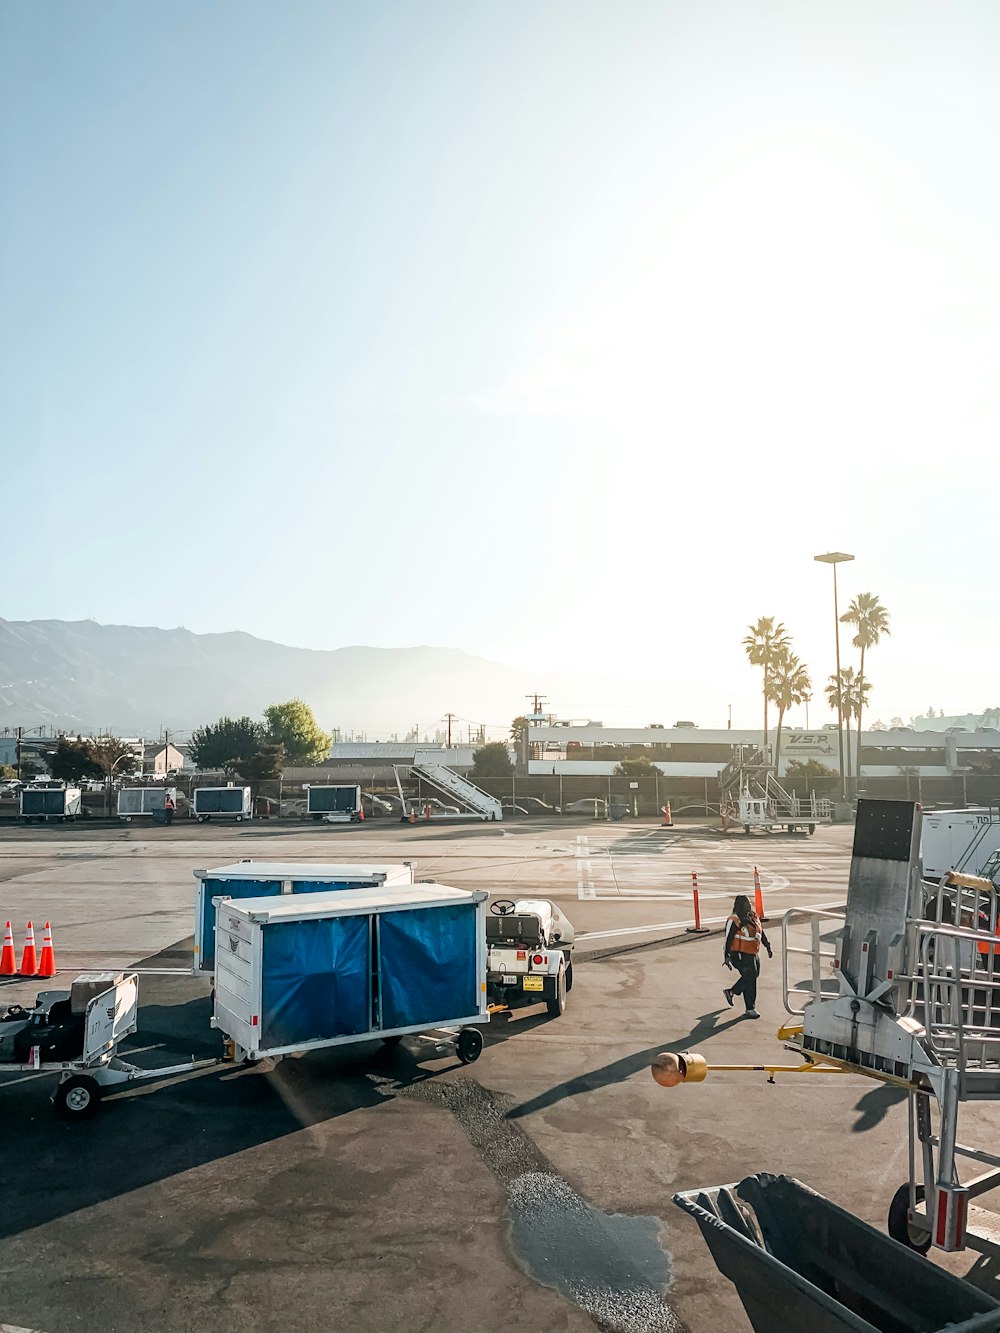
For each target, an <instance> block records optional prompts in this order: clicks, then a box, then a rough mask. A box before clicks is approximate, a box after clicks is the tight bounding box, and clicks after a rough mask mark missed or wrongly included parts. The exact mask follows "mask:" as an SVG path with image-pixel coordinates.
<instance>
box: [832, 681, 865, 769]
mask: <svg viewBox="0 0 1000 1333" xmlns="http://www.w3.org/2000/svg"><path fill="white" fill-rule="evenodd" d="M870 692H871V682H870V681H867V680H865V678H864V677H863V676H862V675H861V673H860V672H859V673H858V674H857V675H855V674H854V668H853V667H849V666H848V667H841V668H840V682H839V685H838V682H837V677H836V676H830V677H829V678H828V683H827V685H826V686H825V688H824V693H825V694H826V698H827V702H828V703H829V705H830V707H831V708H832V709H833V711H834V712H837V703H838V696H839V702H840V713H841V716H842V717H844V718H845V719H846V721H847V735H848V738H850V734H851V718H852V717H853V718H860V717H861V713H862V710H863V709H865V708H866V707H867V706H868V695H869V693H870ZM845 761H846V762H845V765H844V767H845V768H846V770H847V771H846V773H845V774H844V777H846V778H850V777H851V747H850V745H848V746H847V750H846V751H845ZM857 773H858V776H859V777H860V776H861V751H860V748H859V750H858V768H857Z"/></svg>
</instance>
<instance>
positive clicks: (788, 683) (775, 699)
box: [768, 649, 812, 769]
mask: <svg viewBox="0 0 1000 1333" xmlns="http://www.w3.org/2000/svg"><path fill="white" fill-rule="evenodd" d="M768 688H769V694H770V699H771V703H773V704H774V706H775V707H776V708H777V710H778V735H777V740H776V741H775V745H774V767H775V768H776V769H777V767H778V763H779V761H780V759H781V724H782V723H783V722H784V720H785V714H786V713H787V712H788V710H789V708H794V707H795V706H796V705H797V704H804V703H807V702H808V701H809V700H810V699H811V698H812V680H811V678H810V676H809V668H808V667H806V666H803V665H802V663H801V661H800V660H799V659H798V658H797V657H796V656H795V654H794V653H791V652H789V651H788V650H787V649H786V650H785V651H784V652H783V653H782V654H781V656H780V657H779V658H778V659H777V660H776V662H775V664H774V667H773V670H772V672H771V679H770V683H769V687H768Z"/></svg>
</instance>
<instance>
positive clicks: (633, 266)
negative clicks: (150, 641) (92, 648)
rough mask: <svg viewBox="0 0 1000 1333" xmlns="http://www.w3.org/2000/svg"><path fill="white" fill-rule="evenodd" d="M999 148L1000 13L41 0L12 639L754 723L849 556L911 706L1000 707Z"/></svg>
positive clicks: (2, 179) (10, 540) (883, 707)
mask: <svg viewBox="0 0 1000 1333" xmlns="http://www.w3.org/2000/svg"><path fill="white" fill-rule="evenodd" d="M998 168H1000V10H998V8H997V6H996V5H995V4H994V3H992V0H983V2H982V3H970V2H968V0H966V2H965V3H963V2H962V0H954V2H953V3H949V4H948V5H941V4H940V3H937V2H936V0H935V3H921V0H901V2H900V3H894V2H893V0H837V2H836V3H834V2H833V0H828V2H826V3H815V4H812V3H808V4H807V3H803V2H802V0H795V2H794V3H790V2H789V3H785V2H782V0H753V3H747V0H688V2H685V3H678V2H671V0H658V2H657V3H646V2H645V0H627V2H626V3H621V2H620V0H606V2H604V3H595V2H594V0H535V2H534V3H530V4H529V3H527V0H519V2H518V0H507V2H506V3H501V2H500V0H477V3H475V4H469V3H467V0H454V2H452V0H423V3H415V0H407V2H406V3H398V4H397V3H391V2H390V0H364V2H362V0H357V3H337V0H316V2H314V0H284V2H283V3H282V4H280V5H275V4H273V3H270V2H268V3H260V2H259V0H217V2H216V3H211V2H210V0H209V2H207V3H206V0H196V2H189V0H170V3H169V4H157V5H154V4H147V5H135V4H134V3H132V0H91V3H88V4H86V5H81V4H74V3H71V0H60V2H59V3H53V2H52V0H6V3H5V4H4V5H3V6H0V515H2V531H3V546H4V550H5V551H6V552H7V553H8V556H7V558H6V559H5V560H4V563H3V572H2V574H0V616H2V617H3V618H5V619H9V620H13V619H42V618H45V619H48V618H60V619H84V618H87V617H93V618H95V619H97V620H99V621H101V622H105V623H132V624H144V625H149V624H152V625H162V626H165V627H168V628H170V627H173V626H176V625H184V626H185V627H187V628H188V629H191V630H195V631H198V632H208V631H218V630H228V629H243V630H247V631H249V632H251V633H253V634H257V635H260V636H262V637H264V638H270V639H276V640H279V641H282V642H286V643H291V644H296V645H300V646H304V647H316V648H335V647H339V646H342V645H348V644H374V645H380V646H398V645H407V644H418V643H419V644H438V645H447V646H453V647H458V648H463V649H466V650H468V651H470V652H473V653H477V654H480V655H482V656H485V657H490V658H493V659H496V660H499V661H503V662H508V663H511V664H513V665H517V666H522V667H525V668H530V669H532V670H534V671H536V672H537V673H538V680H539V687H540V688H543V689H544V687H545V672H546V671H553V672H554V671H556V670H572V669H581V670H587V671H599V672H604V673H610V674H613V675H614V676H616V677H624V678H627V679H629V678H631V679H643V680H655V681H662V682H663V686H664V697H665V698H669V699H670V700H671V702H672V703H674V704H675V706H676V709H677V713H678V716H685V717H691V718H693V719H695V720H697V721H700V722H702V723H703V724H704V725H712V724H715V725H724V723H725V718H726V716H727V709H728V707H729V706H730V705H731V706H732V716H733V721H734V725H753V724H756V723H757V721H758V717H759V712H760V707H759V693H758V691H759V673H758V672H756V671H754V670H752V669H751V668H750V667H749V666H748V665H747V663H746V661H745V659H744V657H743V655H742V651H741V649H740V640H741V638H742V636H743V634H744V632H745V627H746V625H747V623H748V622H750V621H753V620H756V619H757V617H759V616H761V615H774V616H776V617H778V618H779V619H780V620H782V621H783V622H784V623H785V624H786V626H787V627H788V629H789V631H790V633H791V634H792V637H793V640H794V644H795V647H796V649H797V651H798V652H799V654H800V656H802V657H803V658H804V660H805V661H806V662H807V664H808V665H809V666H810V669H811V671H812V673H813V676H814V679H815V680H816V682H817V683H821V682H822V681H824V680H825V679H826V677H827V676H828V675H829V673H830V672H832V670H833V638H834V619H833V606H832V586H831V578H830V571H829V569H828V568H826V567H824V566H821V565H818V564H816V563H815V562H814V561H813V556H814V555H815V554H817V553H819V552H823V551H827V550H830V549H834V550H841V551H845V552H849V553H852V554H854V555H855V557H856V558H855V561H854V562H853V564H851V565H848V566H843V567H841V584H840V589H841V600H842V602H846V601H847V600H849V599H850V597H852V596H854V595H855V594H857V593H858V592H861V591H869V592H875V593H877V594H878V595H879V596H880V597H881V599H882V601H883V603H884V604H885V605H886V606H887V608H888V609H889V611H890V614H891V616H892V635H891V638H889V639H888V640H886V641H884V643H883V644H882V645H880V646H879V647H878V648H877V649H876V650H875V652H874V653H872V654H871V655H870V656H869V660H868V663H867V667H868V671H867V674H868V675H869V678H870V679H871V681H872V682H873V693H872V702H873V713H872V715H873V717H875V716H881V717H882V718H883V719H884V720H886V721H888V720H889V718H890V717H891V716H893V715H899V716H901V717H904V718H907V717H908V716H910V715H912V714H915V713H918V712H924V711H926V708H927V707H928V706H933V707H935V708H936V709H940V708H944V710H945V711H946V712H948V713H951V712H960V711H962V712H964V711H970V710H981V709H985V708H986V707H987V706H989V705H993V704H996V703H998V702H1000V682H995V672H994V668H993V662H994V661H995V660H996V657H997V652H998V650H1000V616H998V609H1000V608H998V604H997V603H998V583H997V580H996V578H995V577H994V566H995V548H996V538H995V535H994V534H995V526H996V525H995V519H994V511H995V509H996V502H997V494H998V480H1000V477H998V465H997V461H996V446H997V440H998V438H1000V432H998V426H1000V379H998V375H997V363H998V354H1000V299H998V298H1000V258H998V250H997V244H996V237H997V236H998V235H1000V169H998ZM11 552H13V553H15V555H14V557H13V558H11V556H10V554H9V553H11ZM842 646H843V648H844V657H845V661H850V660H852V658H851V652H852V650H850V649H849V647H848V645H847V643H846V640H845V642H844V643H843V645H842ZM552 705H553V706H554V707H555V708H556V710H557V711H558V705H559V701H558V700H557V699H554V700H552ZM617 720H619V721H621V722H627V721H632V722H634V723H636V724H641V723H643V722H645V721H646V720H647V719H645V718H638V717H637V718H628V717H625V716H622V717H621V718H619V719H617ZM819 720H821V719H818V718H816V717H815V709H814V710H813V722H814V725H815V723H816V722H817V721H819Z"/></svg>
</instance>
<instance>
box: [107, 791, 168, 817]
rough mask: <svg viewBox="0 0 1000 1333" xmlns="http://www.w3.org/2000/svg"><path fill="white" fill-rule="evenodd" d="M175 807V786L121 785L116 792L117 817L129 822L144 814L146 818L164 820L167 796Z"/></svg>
mask: <svg viewBox="0 0 1000 1333" xmlns="http://www.w3.org/2000/svg"><path fill="white" fill-rule="evenodd" d="M168 796H169V797H170V799H171V801H172V802H173V808H174V809H175V810H176V809H177V788H176V787H122V789H121V791H120V792H119V793H118V818H119V819H122V820H124V821H125V823H126V824H131V822H132V820H133V819H138V818H140V817H142V816H145V817H146V818H147V819H157V820H165V819H166V815H167V797H168Z"/></svg>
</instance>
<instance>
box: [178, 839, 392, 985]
mask: <svg viewBox="0 0 1000 1333" xmlns="http://www.w3.org/2000/svg"><path fill="white" fill-rule="evenodd" d="M194 877H195V880H196V881H197V889H196V891H195V912H194V967H193V971H195V972H203V973H204V972H208V973H211V972H214V970H215V905H214V902H213V899H215V898H218V897H226V898H231V899H236V900H240V899H243V898H278V897H281V896H282V895H286V894H294V893H330V892H332V891H339V890H343V889H358V888H382V887H384V888H392V887H393V886H396V885H401V884H412V883H413V862H412V861H403V862H402V863H396V864H394V865H393V864H389V865H372V864H369V863H366V864H363V865H343V864H337V865H316V864H315V863H306V864H302V863H297V862H294V861H237V862H236V863H235V864H233V865H228V866H219V867H217V868H216V869H215V870H196V871H195V872H194Z"/></svg>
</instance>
